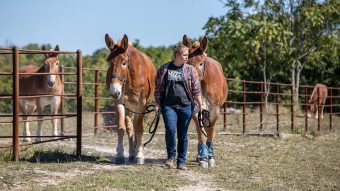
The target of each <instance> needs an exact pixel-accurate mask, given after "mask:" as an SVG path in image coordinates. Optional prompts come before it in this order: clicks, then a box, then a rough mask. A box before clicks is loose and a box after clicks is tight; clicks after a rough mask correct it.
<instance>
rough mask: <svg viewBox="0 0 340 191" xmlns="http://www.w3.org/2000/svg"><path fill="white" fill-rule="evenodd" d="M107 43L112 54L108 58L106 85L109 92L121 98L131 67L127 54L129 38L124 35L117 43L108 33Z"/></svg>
mask: <svg viewBox="0 0 340 191" xmlns="http://www.w3.org/2000/svg"><path fill="white" fill-rule="evenodd" d="M105 43H106V46H107V47H108V48H109V49H110V55H109V56H108V58H107V62H108V64H109V67H108V70H107V74H106V85H107V88H108V89H109V94H110V95H111V96H112V97H113V98H115V99H119V98H120V97H121V96H122V94H123V93H124V92H123V87H124V84H125V82H126V80H127V75H128V72H129V67H130V58H129V56H128V54H127V51H128V47H129V40H128V37H127V36H126V35H124V37H123V39H122V40H119V41H118V42H117V44H115V43H114V42H113V40H112V39H111V37H110V36H109V35H108V34H106V35H105Z"/></svg>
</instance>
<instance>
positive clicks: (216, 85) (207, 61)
mask: <svg viewBox="0 0 340 191" xmlns="http://www.w3.org/2000/svg"><path fill="white" fill-rule="evenodd" d="M183 44H184V45H185V46H187V47H188V48H189V60H188V64H191V65H192V66H194V67H195V68H196V70H197V72H198V75H199V76H200V81H201V88H202V100H203V108H205V109H206V110H208V111H209V112H210V117H209V119H210V123H211V125H210V127H208V128H204V130H205V131H206V134H207V136H205V135H204V134H203V133H202V132H201V129H200V126H199V121H198V115H197V114H195V115H193V121H194V123H195V127H196V131H197V133H198V160H199V164H200V166H201V167H203V168H207V167H213V166H214V164H215V160H214V148H213V140H214V137H215V131H216V121H217V120H218V118H219V116H220V108H221V106H222V105H223V104H224V102H225V101H226V100H227V95H228V86H227V82H226V78H225V76H224V74H223V70H222V66H221V64H220V63H219V62H218V61H216V60H215V59H213V58H211V57H208V56H207V54H206V50H207V48H208V39H207V37H204V38H203V39H202V41H201V42H195V43H194V44H193V45H192V44H191V42H190V39H189V38H188V37H187V36H186V35H184V36H183Z"/></svg>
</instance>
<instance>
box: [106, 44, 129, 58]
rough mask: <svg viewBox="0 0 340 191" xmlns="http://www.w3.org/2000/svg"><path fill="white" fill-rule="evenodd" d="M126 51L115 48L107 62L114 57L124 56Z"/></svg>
mask: <svg viewBox="0 0 340 191" xmlns="http://www.w3.org/2000/svg"><path fill="white" fill-rule="evenodd" d="M124 52H125V51H124V49H123V48H121V47H118V46H117V45H116V46H115V48H114V50H113V51H111V53H110V55H109V56H108V57H107V59H106V61H110V60H112V59H113V58H114V57H116V56H118V55H120V54H123V53H124Z"/></svg>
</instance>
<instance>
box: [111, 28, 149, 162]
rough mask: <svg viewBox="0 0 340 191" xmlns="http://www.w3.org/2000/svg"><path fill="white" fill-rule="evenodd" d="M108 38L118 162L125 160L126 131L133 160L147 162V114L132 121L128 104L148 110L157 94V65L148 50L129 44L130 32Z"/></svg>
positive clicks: (142, 110) (131, 159)
mask: <svg viewBox="0 0 340 191" xmlns="http://www.w3.org/2000/svg"><path fill="white" fill-rule="evenodd" d="M105 42H106V45H107V47H108V48H109V49H110V55H109V56H108V58H107V62H108V64H109V67H108V70H107V75H106V84H107V88H108V90H109V94H110V96H112V97H113V99H114V102H115V105H116V113H117V117H118V129H117V135H118V145H117V148H116V152H117V160H116V162H118V163H122V162H124V160H125V157H124V146H123V138H124V134H125V132H126V134H127V136H128V140H129V161H130V162H136V163H137V164H144V155H143V144H142V135H143V118H144V115H143V114H135V115H134V118H133V123H131V117H132V113H131V112H130V113H129V111H128V110H126V108H125V107H124V105H125V106H127V107H128V108H129V109H130V110H133V111H136V112H138V113H142V112H145V110H146V104H147V102H148V101H150V99H151V98H152V97H153V91H154V80H155V76H156V68H155V66H154V65H153V63H152V61H151V59H150V58H149V57H148V56H147V55H146V54H144V53H142V52H140V51H138V50H137V49H136V48H134V47H133V46H132V44H129V41H128V37H127V36H126V35H124V37H123V39H122V40H120V41H118V42H117V44H115V43H114V42H113V40H112V39H111V37H110V36H109V35H108V34H106V35H105Z"/></svg>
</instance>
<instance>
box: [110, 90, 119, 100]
mask: <svg viewBox="0 0 340 191" xmlns="http://www.w3.org/2000/svg"><path fill="white" fill-rule="evenodd" d="M110 95H111V96H112V97H113V98H114V99H118V98H119V97H120V92H119V91H114V92H110Z"/></svg>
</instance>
